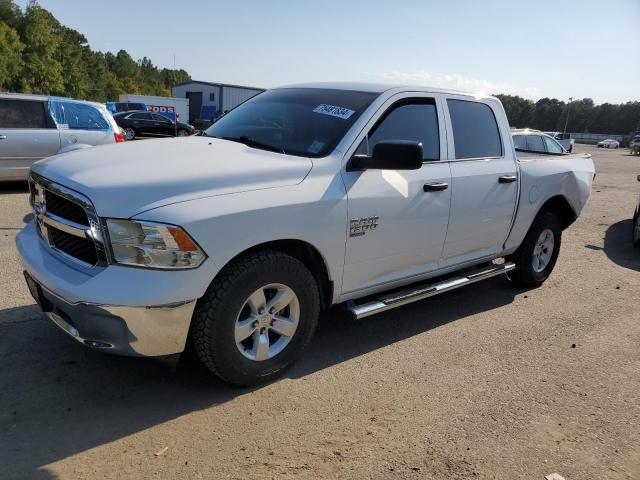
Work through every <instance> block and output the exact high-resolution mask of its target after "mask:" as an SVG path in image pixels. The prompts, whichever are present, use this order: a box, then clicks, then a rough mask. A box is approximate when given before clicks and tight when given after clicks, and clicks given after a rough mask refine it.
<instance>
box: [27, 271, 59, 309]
mask: <svg viewBox="0 0 640 480" xmlns="http://www.w3.org/2000/svg"><path fill="white" fill-rule="evenodd" d="M24 279H25V280H26V282H27V287H28V288H29V293H31V296H32V297H33V299H34V300H35V301H36V303H37V304H38V305H39V306H40V308H42V311H43V312H51V311H53V305H51V302H50V301H49V300H47V299H46V298H45V296H44V294H43V293H42V287H41V286H40V285H39V284H38V282H36V281H35V280H34V279H33V278H32V277H31V275H29V274H28V273H27V272H24Z"/></svg>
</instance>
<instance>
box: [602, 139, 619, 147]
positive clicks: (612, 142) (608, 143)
mask: <svg viewBox="0 0 640 480" xmlns="http://www.w3.org/2000/svg"><path fill="white" fill-rule="evenodd" d="M598 148H620V142H619V141H617V140H613V139H611V138H607V139H606V140H602V141H601V142H598Z"/></svg>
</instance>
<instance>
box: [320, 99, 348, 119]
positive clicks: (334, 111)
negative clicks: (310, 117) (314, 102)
mask: <svg viewBox="0 0 640 480" xmlns="http://www.w3.org/2000/svg"><path fill="white" fill-rule="evenodd" d="M313 111H314V112H315V113H322V114H323V115H331V116H332V117H338V118H342V119H344V120H346V119H347V118H349V117H350V116H351V115H353V114H354V113H355V111H354V110H349V109H348V108H344V107H337V106H335V105H327V104H325V103H322V104H320V105H318V106H317V107H316V108H314V109H313Z"/></svg>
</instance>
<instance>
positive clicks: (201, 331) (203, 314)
mask: <svg viewBox="0 0 640 480" xmlns="http://www.w3.org/2000/svg"><path fill="white" fill-rule="evenodd" d="M272 283H281V284H284V285H286V286H288V287H289V288H291V289H292V290H293V291H294V293H295V294H296V296H297V298H298V302H299V305H300V315H299V320H298V326H297V328H296V330H295V333H294V334H293V335H292V337H291V339H290V341H289V343H288V344H287V345H286V347H285V348H284V349H283V350H282V351H281V352H280V353H278V354H276V355H275V356H273V357H272V358H269V359H267V360H263V361H255V360H251V359H248V358H246V357H245V356H244V355H243V354H242V353H241V352H240V350H239V349H238V347H237V346H236V342H235V337H234V332H235V325H236V319H237V317H238V314H239V313H240V311H241V309H242V307H243V305H244V303H245V301H246V299H247V298H248V297H249V296H250V295H251V294H252V293H253V292H255V291H256V290H257V289H260V288H262V287H263V286H264V285H268V284H272ZM319 313H320V294H319V291H318V285H317V283H316V280H315V278H314V276H313V275H312V273H311V272H310V271H309V269H308V268H307V267H306V266H305V265H304V264H303V263H302V262H300V261H299V260H297V259H296V258H293V257H291V256H289V255H286V254H284V253H281V252H275V251H263V252H256V253H252V254H248V255H246V256H243V257H240V258H239V259H237V260H234V261H233V262H232V263H231V264H229V265H228V266H227V267H225V268H224V270H223V271H222V272H220V274H219V275H218V276H217V277H216V279H215V280H214V281H213V282H212V283H211V285H210V286H209V288H208V289H207V291H206V293H205V295H204V296H203V297H202V298H201V299H200V300H198V303H197V304H196V308H195V311H194V314H193V319H192V322H191V342H192V345H193V347H194V350H195V352H196V354H197V356H198V358H199V359H200V361H201V362H202V363H203V364H204V365H205V366H206V367H207V368H208V369H209V370H211V371H212V372H213V373H214V374H216V375H217V376H218V377H219V378H220V379H222V380H223V381H225V382H227V383H230V384H232V385H237V386H250V385H257V384H260V383H265V382H268V381H270V380H273V379H275V378H276V377H278V376H280V375H281V374H282V373H283V372H284V371H285V369H286V368H288V367H289V366H290V365H291V364H293V363H294V362H295V361H296V360H297V359H298V357H300V355H301V354H302V352H303V351H304V350H305V349H306V348H307V346H308V345H309V343H310V342H311V340H312V338H313V335H314V334H315V331H316V327H317V325H318V316H319Z"/></svg>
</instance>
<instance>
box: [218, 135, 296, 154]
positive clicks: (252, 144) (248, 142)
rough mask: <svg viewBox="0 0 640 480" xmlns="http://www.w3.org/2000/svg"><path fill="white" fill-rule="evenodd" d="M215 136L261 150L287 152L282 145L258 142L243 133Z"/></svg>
mask: <svg viewBox="0 0 640 480" xmlns="http://www.w3.org/2000/svg"><path fill="white" fill-rule="evenodd" d="M215 138H222V139H223V140H229V141H230V142H238V143H242V144H244V145H246V146H247V147H252V148H259V149H261V150H268V151H270V152H278V153H285V154H286V152H285V151H284V149H282V148H280V147H276V146H274V145H269V144H268V143H262V142H258V141H256V140H253V139H252V138H250V137H247V136H246V135H241V136H239V137H215Z"/></svg>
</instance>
